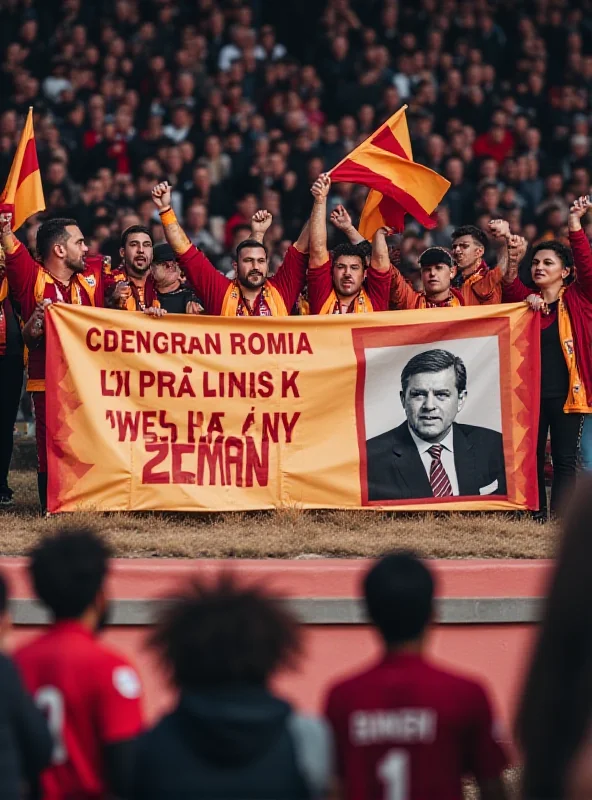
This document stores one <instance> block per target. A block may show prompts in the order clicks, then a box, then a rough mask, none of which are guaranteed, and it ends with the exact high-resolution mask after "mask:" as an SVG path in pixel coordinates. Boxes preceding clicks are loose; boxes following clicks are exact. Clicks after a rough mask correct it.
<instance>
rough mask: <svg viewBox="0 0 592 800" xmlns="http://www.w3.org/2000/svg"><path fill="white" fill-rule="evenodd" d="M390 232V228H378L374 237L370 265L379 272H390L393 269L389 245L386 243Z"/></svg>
mask: <svg viewBox="0 0 592 800" xmlns="http://www.w3.org/2000/svg"><path fill="white" fill-rule="evenodd" d="M389 233H391V231H390V229H389V228H378V229H377V231H376V233H375V234H374V237H373V239H372V259H371V261H370V265H371V266H372V268H373V269H375V270H377V271H378V272H389V271H390V270H391V269H392V264H391V261H390V258H389V250H388V245H387V243H386V237H387V236H388V235H389ZM362 241H363V240H362Z"/></svg>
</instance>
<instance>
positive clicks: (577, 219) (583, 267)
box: [567, 197, 592, 300]
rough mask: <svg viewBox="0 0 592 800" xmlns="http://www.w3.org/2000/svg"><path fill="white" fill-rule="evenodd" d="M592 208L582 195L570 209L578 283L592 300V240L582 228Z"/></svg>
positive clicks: (570, 228)
mask: <svg viewBox="0 0 592 800" xmlns="http://www.w3.org/2000/svg"><path fill="white" fill-rule="evenodd" d="M590 208H592V202H590V200H589V199H588V197H580V198H578V199H577V200H576V202H575V203H574V204H573V206H572V207H571V208H570V210H569V219H568V223H567V225H568V228H569V243H570V246H571V250H572V253H573V258H574V265H575V269H576V283H577V286H578V287H579V289H580V290H581V291H582V292H583V293H584V294H585V296H586V297H587V298H588V300H592V251H591V250H590V242H589V241H588V237H587V236H586V233H585V231H584V230H583V229H582V217H584V216H585V215H586V214H587V213H588V210H589V209H590Z"/></svg>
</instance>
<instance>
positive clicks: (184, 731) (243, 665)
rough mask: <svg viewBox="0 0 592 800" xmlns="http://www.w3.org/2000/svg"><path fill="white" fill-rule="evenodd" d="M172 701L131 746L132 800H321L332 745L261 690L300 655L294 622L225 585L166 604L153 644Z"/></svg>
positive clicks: (314, 725)
mask: <svg viewBox="0 0 592 800" xmlns="http://www.w3.org/2000/svg"><path fill="white" fill-rule="evenodd" d="M151 644H152V647H153V648H154V649H155V650H156V651H157V653H158V654H159V656H160V658H161V660H162V662H163V664H164V666H165V668H166V670H167V671H168V672H169V673H170V674H171V677H172V680H173V683H174V685H175V687H176V688H177V689H178V690H179V692H180V698H179V702H178V704H177V706H176V708H175V709H174V711H173V712H172V713H171V714H169V715H168V716H166V717H164V719H162V720H161V721H160V722H159V723H158V725H157V726H156V727H155V728H154V729H153V730H152V731H150V732H149V733H147V734H145V735H144V736H143V737H142V738H141V739H140V742H139V746H138V759H137V763H136V768H135V779H134V787H133V791H132V797H133V800H157V798H158V800H163V799H164V798H166V800H188V798H199V797H203V798H208V800H215V798H220V800H235V799H236V800H283V799H284V798H286V800H287V799H288V798H290V799H291V800H299V798H302V800H304V798H322V797H325V796H326V794H327V791H328V787H329V781H330V774H331V762H330V737H329V733H328V730H327V729H326V727H325V725H324V723H322V722H321V721H320V720H317V719H314V718H311V717H304V716H302V715H300V714H298V713H297V712H295V711H294V710H293V709H292V707H291V706H290V705H289V703H287V702H285V701H284V700H282V699H280V698H279V697H277V696H276V695H275V694H273V693H272V691H271V690H270V688H269V682H270V678H271V676H272V675H273V673H275V672H276V670H277V669H278V668H279V667H282V666H289V665H291V664H293V661H294V658H295V657H296V656H297V655H298V653H299V651H300V636H299V632H298V627H297V623H296V620H295V619H294V618H293V617H292V616H291V614H290V613H289V612H288V611H287V610H286V609H285V608H284V607H282V606H281V604H280V602H279V601H278V600H276V599H274V598H272V597H270V596H267V595H266V594H265V593H264V592H263V591H262V590H260V589H255V588H240V587H239V586H238V585H236V584H235V583H234V581H232V580H231V579H230V578H228V577H222V578H220V579H218V581H217V582H216V583H214V584H212V585H209V586H206V585H205V584H198V583H195V584H193V585H192V586H190V587H189V588H188V589H187V590H186V591H185V592H184V593H183V594H182V595H181V596H180V597H177V598H175V599H172V600H171V601H170V602H169V603H168V604H167V606H166V609H165V610H164V611H163V612H162V613H161V616H160V619H159V620H158V622H157V626H156V630H155V631H154V633H153V634H152V636H151Z"/></svg>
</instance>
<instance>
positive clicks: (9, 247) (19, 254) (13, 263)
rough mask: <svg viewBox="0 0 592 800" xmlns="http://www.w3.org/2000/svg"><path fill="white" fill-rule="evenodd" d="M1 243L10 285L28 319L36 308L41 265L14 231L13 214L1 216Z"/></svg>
mask: <svg viewBox="0 0 592 800" xmlns="http://www.w3.org/2000/svg"><path fill="white" fill-rule="evenodd" d="M0 241H1V242H2V247H3V248H4V253H5V263H4V267H5V270H6V277H7V278H8V285H9V287H10V291H11V292H12V294H13V296H14V298H15V300H16V301H17V302H18V303H20V305H21V307H22V312H23V315H24V316H25V317H28V316H29V315H30V314H31V313H32V311H33V307H32V304H33V306H34V303H33V301H32V300H31V298H32V296H33V288H34V286H35V281H36V279H37V274H38V271H39V264H37V262H36V261H35V259H34V258H33V257H32V256H31V254H30V253H29V251H28V250H27V248H26V247H25V246H24V245H23V244H21V243H20V242H19V240H18V239H17V238H16V236H15V235H14V233H13V231H12V214H10V213H4V214H0Z"/></svg>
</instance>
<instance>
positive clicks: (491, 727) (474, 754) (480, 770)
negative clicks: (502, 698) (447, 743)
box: [467, 684, 508, 783]
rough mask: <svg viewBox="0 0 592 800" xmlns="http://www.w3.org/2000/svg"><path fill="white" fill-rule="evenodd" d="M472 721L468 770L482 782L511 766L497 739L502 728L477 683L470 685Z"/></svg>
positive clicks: (495, 776) (469, 733)
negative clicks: (495, 719) (499, 726)
mask: <svg viewBox="0 0 592 800" xmlns="http://www.w3.org/2000/svg"><path fill="white" fill-rule="evenodd" d="M470 690H471V697H470V701H469V702H470V705H471V709H472V711H471V725H470V730H469V731H468V747H469V752H468V764H467V768H468V770H469V771H470V772H471V773H472V775H474V777H475V778H476V780H477V781H478V782H479V783H483V782H484V781H487V780H491V779H492V778H497V777H499V776H500V775H501V774H502V772H503V771H504V769H505V768H506V767H507V766H508V759H507V757H506V753H505V752H504V749H503V747H502V745H501V744H500V742H499V741H498V740H497V736H499V733H500V731H499V729H497V730H496V727H497V725H496V723H495V722H494V720H493V714H492V712H491V704H490V702H489V700H488V698H487V695H486V694H485V691H484V690H483V689H482V688H481V686H479V685H478V684H473V685H472V686H471V687H470Z"/></svg>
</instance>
